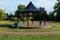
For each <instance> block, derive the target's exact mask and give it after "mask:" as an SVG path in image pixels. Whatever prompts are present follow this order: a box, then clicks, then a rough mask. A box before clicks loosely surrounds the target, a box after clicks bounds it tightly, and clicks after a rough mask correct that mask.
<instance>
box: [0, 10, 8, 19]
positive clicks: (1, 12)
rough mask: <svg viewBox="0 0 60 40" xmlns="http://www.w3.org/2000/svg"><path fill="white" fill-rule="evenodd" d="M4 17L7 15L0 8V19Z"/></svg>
mask: <svg viewBox="0 0 60 40" xmlns="http://www.w3.org/2000/svg"><path fill="white" fill-rule="evenodd" d="M6 18H7V15H6V13H5V11H3V10H2V9H0V20H3V19H6Z"/></svg>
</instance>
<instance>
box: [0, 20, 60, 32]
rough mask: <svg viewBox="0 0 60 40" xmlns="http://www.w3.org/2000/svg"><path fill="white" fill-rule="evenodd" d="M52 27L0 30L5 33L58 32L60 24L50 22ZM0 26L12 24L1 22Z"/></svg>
mask: <svg viewBox="0 0 60 40" xmlns="http://www.w3.org/2000/svg"><path fill="white" fill-rule="evenodd" d="M50 23H51V25H52V27H51V28H39V29H15V28H8V27H6V26H3V27H0V30H6V31H16V32H41V31H43V32H46V31H54V30H60V22H50ZM0 24H14V22H11V21H1V22H0Z"/></svg>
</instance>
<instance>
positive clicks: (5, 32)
mask: <svg viewBox="0 0 60 40" xmlns="http://www.w3.org/2000/svg"><path fill="white" fill-rule="evenodd" d="M0 34H31V35H33V34H60V30H57V31H51V32H9V31H2V30H0Z"/></svg>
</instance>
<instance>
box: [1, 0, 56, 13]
mask: <svg viewBox="0 0 60 40" xmlns="http://www.w3.org/2000/svg"><path fill="white" fill-rule="evenodd" d="M30 1H32V3H33V4H34V5H35V6H36V7H37V8H39V7H45V9H46V10H47V11H48V12H50V11H53V6H54V5H55V3H56V2H57V1H56V0H0V9H3V10H5V11H6V12H7V13H14V12H15V10H17V6H18V5H19V4H24V5H26V6H27V5H28V3H29V2H30Z"/></svg>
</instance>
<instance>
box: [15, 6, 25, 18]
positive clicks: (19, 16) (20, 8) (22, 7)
mask: <svg viewBox="0 0 60 40" xmlns="http://www.w3.org/2000/svg"><path fill="white" fill-rule="evenodd" d="M17 8H18V9H17V10H16V11H15V16H16V17H18V18H21V15H20V14H19V13H18V10H22V9H24V8H25V5H18V7H17Z"/></svg>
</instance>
